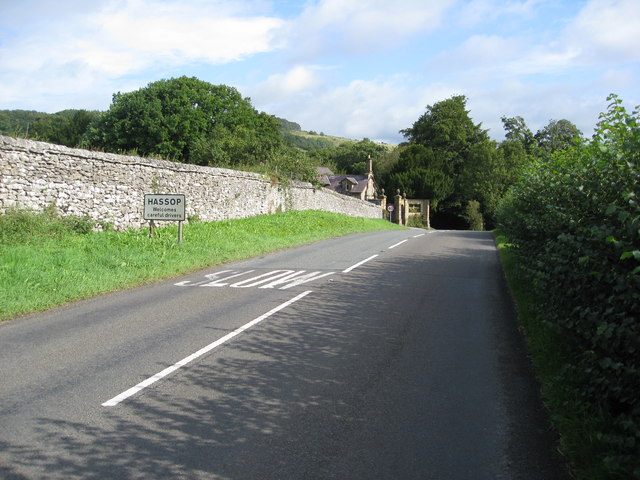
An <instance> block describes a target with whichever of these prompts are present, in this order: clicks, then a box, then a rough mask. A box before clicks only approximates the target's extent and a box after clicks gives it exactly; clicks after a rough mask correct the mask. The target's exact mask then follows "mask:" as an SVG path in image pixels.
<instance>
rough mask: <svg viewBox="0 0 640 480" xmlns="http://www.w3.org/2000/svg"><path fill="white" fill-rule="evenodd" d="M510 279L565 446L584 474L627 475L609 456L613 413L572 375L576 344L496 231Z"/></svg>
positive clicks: (589, 478) (600, 478)
mask: <svg viewBox="0 0 640 480" xmlns="http://www.w3.org/2000/svg"><path fill="white" fill-rule="evenodd" d="M494 234H495V240H496V245H497V247H498V251H499V254H500V259H501V262H502V266H503V269H504V272H505V276H506V279H507V283H508V285H509V288H510V290H511V294H512V295H513V298H514V300H515V303H516V308H517V312H518V319H519V322H520V325H521V327H522V329H523V330H524V334H525V337H526V340H527V345H528V349H529V354H530V356H531V361H532V363H533V366H534V370H535V372H536V375H537V377H538V380H539V382H540V384H541V394H542V399H543V402H544V404H545V407H546V408H547V411H548V413H549V418H550V420H551V423H552V425H553V427H554V428H555V430H556V431H557V432H558V434H559V436H560V444H559V450H560V452H561V453H562V455H563V456H564V457H565V458H566V460H567V464H568V465H569V466H570V468H571V470H572V474H573V475H574V476H575V478H576V479H578V480H605V479H620V480H622V479H627V478H630V477H629V472H628V471H627V472H622V471H620V466H617V465H611V464H610V462H607V460H606V457H607V454H609V453H610V454H614V453H615V452H609V450H611V447H610V445H607V444H606V442H605V441H604V439H603V437H602V433H600V432H605V431H607V425H608V424H609V423H610V419H609V418H608V417H607V415H606V414H605V413H604V412H603V411H601V410H599V409H598V408H597V407H596V406H592V405H587V404H585V403H584V402H583V401H582V399H581V397H582V395H581V387H580V384H579V379H577V378H568V376H567V375H566V366H567V365H568V364H569V363H570V359H571V358H572V355H575V352H573V351H572V349H571V346H570V345H569V344H568V343H567V340H566V338H564V337H562V336H561V335H560V334H559V333H558V332H557V331H556V330H555V329H554V328H553V326H552V325H550V324H548V323H546V322H543V321H540V320H539V316H538V314H537V310H538V308H539V307H538V304H539V302H537V301H536V297H535V295H534V293H533V288H532V284H531V280H530V278H528V276H527V275H526V272H524V271H523V269H522V267H521V264H520V262H519V261H518V255H517V253H516V251H514V249H513V248H512V245H510V244H509V243H507V239H506V238H505V237H504V236H503V235H501V234H500V232H494Z"/></svg>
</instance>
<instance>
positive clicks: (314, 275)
mask: <svg viewBox="0 0 640 480" xmlns="http://www.w3.org/2000/svg"><path fill="white" fill-rule="evenodd" d="M305 272H306V270H301V271H299V272H295V273H292V274H291V275H287V276H286V277H284V278H279V279H278V280H276V281H274V282H271V283H267V284H266V285H263V286H261V287H258V288H275V287H276V286H277V285H283V284H284V286H282V287H280V288H279V290H287V289H288V288H291V287H297V286H298V285H302V284H303V283H308V282H312V281H314V280H318V279H320V278H323V277H328V276H329V275H333V274H334V273H335V272H326V273H322V272H319V271H318V272H311V273H307V274H306V275H303V274H304V273H305Z"/></svg>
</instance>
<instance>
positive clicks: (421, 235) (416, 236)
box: [413, 233, 426, 238]
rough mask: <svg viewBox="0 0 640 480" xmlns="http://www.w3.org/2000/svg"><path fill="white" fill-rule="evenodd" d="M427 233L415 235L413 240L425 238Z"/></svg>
mask: <svg viewBox="0 0 640 480" xmlns="http://www.w3.org/2000/svg"><path fill="white" fill-rule="evenodd" d="M425 235H426V233H421V234H419V235H414V236H413V238H418V237H424V236H425Z"/></svg>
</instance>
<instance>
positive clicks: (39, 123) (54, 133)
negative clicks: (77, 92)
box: [31, 110, 100, 147]
mask: <svg viewBox="0 0 640 480" xmlns="http://www.w3.org/2000/svg"><path fill="white" fill-rule="evenodd" d="M99 115H100V113H99V112H96V111H87V110H64V111H62V112H58V113H56V114H53V115H46V116H43V117H41V118H39V119H38V120H36V121H35V122H34V123H33V125H32V129H31V135H32V136H33V137H35V138H37V139H38V140H42V141H45V142H50V143H55V144H58V145H66V146H67V147H77V146H80V145H81V144H82V140H83V137H84V135H85V133H86V132H87V131H88V129H89V126H90V125H91V123H92V122H93V121H94V120H95V119H96V118H98V116H99Z"/></svg>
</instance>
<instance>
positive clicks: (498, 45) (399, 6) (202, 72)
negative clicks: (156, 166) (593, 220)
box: [0, 0, 640, 143]
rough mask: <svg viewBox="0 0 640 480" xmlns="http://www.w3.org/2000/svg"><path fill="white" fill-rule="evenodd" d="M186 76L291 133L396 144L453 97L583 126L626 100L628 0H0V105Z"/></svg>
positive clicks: (50, 104) (475, 112) (497, 120)
mask: <svg viewBox="0 0 640 480" xmlns="http://www.w3.org/2000/svg"><path fill="white" fill-rule="evenodd" d="M183 75H186V76H188V77H197V78H198V79H200V80H203V81H206V82H210V83H212V84H216V85H218V84H225V85H229V86H232V87H235V88H236V89H237V90H238V91H239V92H240V93H241V94H242V95H243V97H248V98H250V99H251V103H252V104H253V106H254V108H256V109H257V110H259V111H264V112H267V113H269V114H271V115H276V116H278V117H281V118H286V119H287V120H289V121H293V122H297V123H299V124H300V125H301V127H302V129H303V130H312V131H315V132H318V133H320V132H322V133H325V134H327V135H336V136H341V137H347V138H352V139H356V140H361V139H363V138H369V139H371V140H375V141H382V142H386V143H399V142H401V141H403V140H404V137H403V136H402V134H400V133H399V131H400V130H401V129H406V128H409V127H411V126H412V125H413V123H414V122H415V121H416V120H417V119H418V118H419V117H420V116H421V115H422V114H423V113H425V112H426V111H427V110H426V109H427V107H428V106H430V105H433V104H435V103H437V102H440V101H442V100H446V99H447V98H450V97H452V96H453V95H465V96H466V98H467V109H468V110H469V114H470V116H471V118H472V119H473V121H474V122H475V123H480V124H482V127H483V128H485V129H488V130H489V135H490V136H491V137H492V138H493V139H495V140H502V139H503V138H504V130H503V126H502V121H501V117H503V116H507V117H514V116H521V117H523V118H524V119H525V121H526V123H527V125H528V126H529V128H530V129H531V130H532V131H533V132H534V133H535V132H536V131H537V130H538V129H540V128H543V127H544V126H545V125H547V124H548V123H549V121H550V120H560V119H567V120H570V121H571V122H573V123H574V124H575V125H576V126H577V127H578V128H579V129H580V130H581V131H582V132H583V134H585V136H587V137H588V136H591V134H592V133H593V129H594V126H595V124H596V123H597V121H598V115H599V113H600V112H603V111H605V110H606V109H607V103H608V102H607V100H606V99H607V96H608V95H609V94H610V93H615V94H617V95H618V96H619V97H620V98H621V99H622V100H623V101H624V105H625V106H626V107H627V109H628V110H629V111H631V110H633V109H634V107H635V106H636V105H638V104H640V88H639V86H640V0H582V1H580V0H467V1H463V0H307V1H304V0H302V1H295V0H281V1H278V0H230V1H227V0H179V1H175V0H91V1H86V0H20V1H15V0H0V110H7V109H9V110H12V109H22V110H37V111H40V112H47V113H54V112H58V111H61V110H65V109H87V110H107V109H108V108H109V106H110V105H111V101H112V96H113V94H114V93H116V92H129V91H133V90H137V89H140V88H144V87H146V86H147V85H148V84H149V83H151V82H154V81H157V80H162V79H169V78H177V77H181V76H183Z"/></svg>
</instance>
